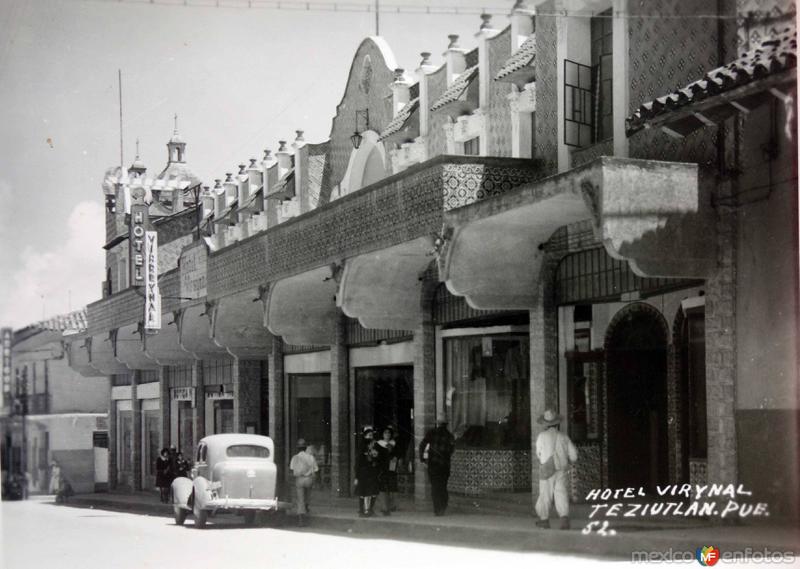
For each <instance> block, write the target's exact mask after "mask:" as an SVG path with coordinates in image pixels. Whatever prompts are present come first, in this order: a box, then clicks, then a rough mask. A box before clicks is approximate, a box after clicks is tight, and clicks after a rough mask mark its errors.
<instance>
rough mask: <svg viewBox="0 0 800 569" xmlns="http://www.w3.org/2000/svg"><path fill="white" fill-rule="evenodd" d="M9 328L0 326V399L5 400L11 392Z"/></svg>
mask: <svg viewBox="0 0 800 569" xmlns="http://www.w3.org/2000/svg"><path fill="white" fill-rule="evenodd" d="M12 334H13V332H12V330H11V328H0V354H2V358H3V367H2V373H3V396H2V398H1V399H0V400H5V398H6V397H9V396H10V394H11V338H12Z"/></svg>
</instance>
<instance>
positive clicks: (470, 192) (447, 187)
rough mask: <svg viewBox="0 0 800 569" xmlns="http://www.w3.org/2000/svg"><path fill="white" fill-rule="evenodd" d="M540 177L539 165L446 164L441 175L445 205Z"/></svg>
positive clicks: (449, 206) (451, 206)
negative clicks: (530, 166)
mask: <svg viewBox="0 0 800 569" xmlns="http://www.w3.org/2000/svg"><path fill="white" fill-rule="evenodd" d="M531 164H534V162H533V161H531ZM540 177H541V171H540V170H539V169H538V168H536V169H532V168H523V167H521V166H520V167H519V168H503V169H502V170H498V169H496V168H492V167H488V166H487V165H485V164H458V165H456V164H447V165H445V167H444V172H443V176H442V185H443V189H442V191H443V193H444V209H445V211H449V210H451V209H455V208H458V207H463V206H465V205H469V204H471V203H475V202H478V201H481V200H485V199H488V198H491V197H494V196H498V195H500V194H503V193H505V192H507V191H509V190H510V189H511V188H513V187H515V186H519V185H521V184H524V183H526V182H531V181H533V180H536V179H538V178H540Z"/></svg>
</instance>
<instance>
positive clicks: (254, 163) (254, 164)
mask: <svg viewBox="0 0 800 569" xmlns="http://www.w3.org/2000/svg"><path fill="white" fill-rule="evenodd" d="M255 167H256V159H255V158H251V159H250V168H251V169H252V168H255Z"/></svg>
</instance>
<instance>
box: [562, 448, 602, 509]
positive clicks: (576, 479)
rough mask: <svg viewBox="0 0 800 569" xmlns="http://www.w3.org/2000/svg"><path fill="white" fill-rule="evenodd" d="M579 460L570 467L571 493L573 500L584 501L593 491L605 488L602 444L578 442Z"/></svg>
mask: <svg viewBox="0 0 800 569" xmlns="http://www.w3.org/2000/svg"><path fill="white" fill-rule="evenodd" d="M576 446H577V447H578V462H576V463H575V464H573V465H572V468H571V469H570V474H571V476H570V494H571V496H572V501H573V502H577V503H580V502H584V501H585V499H586V495H587V494H588V493H589V492H590V491H591V490H595V489H599V488H603V487H604V486H603V480H602V471H603V469H602V446H601V445H600V444H599V443H583V444H577V445H576Z"/></svg>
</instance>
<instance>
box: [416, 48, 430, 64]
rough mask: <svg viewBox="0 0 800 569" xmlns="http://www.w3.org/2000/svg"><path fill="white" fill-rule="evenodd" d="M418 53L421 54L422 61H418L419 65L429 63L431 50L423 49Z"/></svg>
mask: <svg viewBox="0 0 800 569" xmlns="http://www.w3.org/2000/svg"><path fill="white" fill-rule="evenodd" d="M420 55H421V56H422V61H420V63H419V64H420V66H423V65H430V64H431V52H429V51H423V52H421V53H420Z"/></svg>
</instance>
